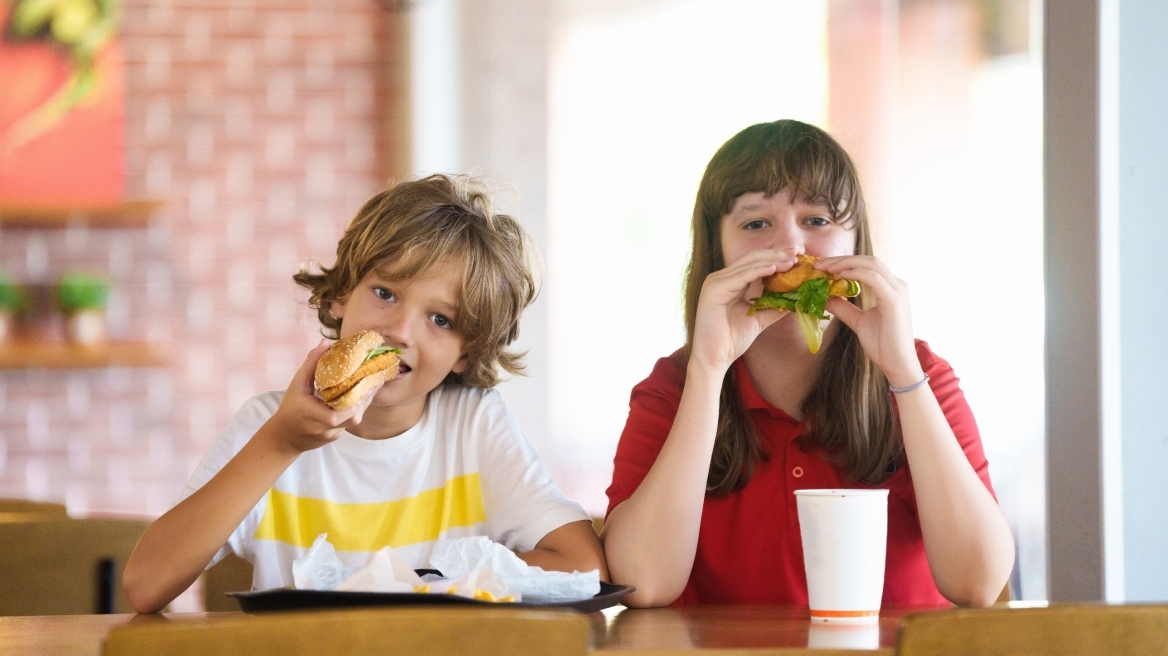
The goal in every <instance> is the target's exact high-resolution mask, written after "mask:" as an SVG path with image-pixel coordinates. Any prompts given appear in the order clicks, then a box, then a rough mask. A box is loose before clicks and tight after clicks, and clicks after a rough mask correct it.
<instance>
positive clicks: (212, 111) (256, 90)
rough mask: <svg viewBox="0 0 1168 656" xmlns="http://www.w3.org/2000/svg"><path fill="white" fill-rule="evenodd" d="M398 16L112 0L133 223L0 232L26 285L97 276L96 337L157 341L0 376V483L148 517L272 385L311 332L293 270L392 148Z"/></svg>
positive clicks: (364, 192) (328, 257)
mask: <svg viewBox="0 0 1168 656" xmlns="http://www.w3.org/2000/svg"><path fill="white" fill-rule="evenodd" d="M396 20H397V18H396V17H395V16H393V15H392V14H389V13H387V12H386V10H385V9H383V8H382V6H381V5H379V4H378V3H377V2H375V1H374V0H332V1H329V2H324V1H316V2H312V1H309V0H286V1H275V0H255V1H238V2H236V1H232V2H228V1H227V0H212V1H209V2H198V1H195V0H171V1H167V0H157V1H146V0H128V1H127V2H126V3H125V7H124V27H123V37H124V47H125V53H126V67H127V70H126V86H127V90H126V93H127V98H126V114H127V117H126V120H127V144H126V150H127V157H126V159H127V162H126V166H127V172H128V180H127V183H128V188H129V193H130V194H131V195H132V196H137V197H149V198H158V199H162V200H164V201H165V202H166V204H165V207H164V208H163V209H162V210H161V211H159V213H158V215H157V217H156V219H155V221H154V222H153V224H152V225H151V227H150V228H148V229H125V230H122V229H119V230H98V229H89V230H86V229H84V228H73V229H68V230H16V229H7V230H4V231H3V232H2V233H0V267H2V268H3V270H4V271H6V272H7V273H8V274H9V275H10V276H12V277H13V278H15V279H17V280H20V281H23V282H27V283H31V284H39V285H47V284H49V283H51V282H52V280H54V279H55V278H56V277H57V276H58V275H59V274H60V273H61V272H62V271H65V270H68V269H74V268H79V267H80V268H86V269H90V270H96V271H98V272H102V273H105V274H107V275H108V276H109V277H110V279H111V281H112V282H113V294H112V299H111V303H110V308H109V322H110V334H111V337H113V338H124V339H151V340H155V341H158V342H163V343H165V344H167V345H168V351H169V357H170V360H169V364H168V365H167V366H166V367H164V368H156V369H130V368H113V369H82V370H74V371H13V370H8V371H0V496H17V497H32V498H37V499H46V500H55V501H64V502H66V503H67V504H68V505H69V507H70V510H71V511H72V512H76V513H84V512H93V511H114V512H148V513H159V512H162V511H164V510H165V509H166V508H168V507H169V506H170V505H171V504H173V503H174V501H175V500H176V499H177V495H178V492H179V490H180V488H181V486H182V484H183V483H184V482H185V480H186V478H187V476H189V474H190V472H191V470H192V469H193V467H194V466H195V464H196V463H197V462H198V460H199V458H200V457H201V456H202V454H203V452H204V451H205V450H206V448H207V446H208V445H209V444H210V443H211V441H212V440H213V439H214V437H215V435H216V434H217V432H218V431H219V429H220V428H221V427H222V426H223V425H224V424H225V423H226V422H227V421H228V419H229V418H230V417H231V414H232V413H233V412H234V410H235V409H236V408H237V407H238V406H239V405H240V403H241V402H242V401H243V400H245V399H246V398H247V397H249V396H251V395H253V394H255V393H257V392H260V391H263V390H266V389H272V388H282V387H284V386H286V384H287V382H288V380H289V379H290V378H291V376H292V374H293V372H294V371H295V369H296V367H297V366H298V365H299V363H300V361H301V360H302V358H303V357H304V354H305V352H306V351H307V349H308V347H309V346H310V345H312V344H314V343H315V341H316V339H318V336H317V328H318V327H317V325H316V323H315V320H314V319H313V318H312V316H311V315H310V314H309V313H308V312H307V310H306V306H305V305H304V298H305V294H303V293H300V292H299V290H298V288H297V287H296V286H295V285H294V284H293V283H292V282H291V275H292V274H293V273H294V272H295V271H296V269H297V266H298V263H299V262H300V261H302V260H305V259H309V258H312V257H317V258H319V259H321V260H323V261H324V262H325V263H331V262H332V257H333V253H334V250H335V246H336V240H337V238H338V237H339V235H340V233H341V231H342V230H343V229H344V226H345V225H347V223H348V220H349V219H350V218H351V216H352V214H353V212H354V211H355V210H356V209H357V208H358V207H359V206H360V204H361V203H362V202H363V201H364V199H366V198H367V197H368V196H369V195H371V194H372V193H374V192H375V191H377V190H378V189H379V188H380V187H381V186H382V185H383V183H384V181H385V179H386V178H387V177H389V175H390V174H392V173H394V172H395V167H394V166H393V165H392V164H391V162H393V161H400V160H401V149H400V148H398V146H399V142H398V140H397V139H396V135H397V134H399V133H400V130H397V131H395V130H389V129H387V125H396V124H398V123H395V120H396V119H395V116H396V114H395V112H396V111H398V110H399V109H400V107H399V105H398V104H395V103H394V101H393V98H394V97H400V96H397V95H396V89H397V87H396V86H395V84H396V82H397V81H399V79H400V76H398V77H395V75H394V71H396V70H399V69H398V68H396V67H395V65H394V58H395V57H396V53H397V52H398V51H397V49H396V48H395V47H392V46H391V44H395V43H398V42H399V41H398V40H397V37H396V34H397V33H396V32H395V31H394V30H395V26H396V24H397V23H396Z"/></svg>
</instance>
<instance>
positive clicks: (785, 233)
mask: <svg viewBox="0 0 1168 656" xmlns="http://www.w3.org/2000/svg"><path fill="white" fill-rule="evenodd" d="M770 247H771V248H773V249H775V250H776V251H782V252H783V253H786V254H787V255H790V256H791V257H795V256H796V255H798V254H799V253H802V252H803V233H802V232H800V231H799V228H798V227H797V226H796V225H795V222H794V221H793V220H787V221H778V222H777V223H776V224H775V229H774V230H772V231H771V243H770Z"/></svg>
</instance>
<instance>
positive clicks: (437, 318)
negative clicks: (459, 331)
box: [430, 314, 454, 329]
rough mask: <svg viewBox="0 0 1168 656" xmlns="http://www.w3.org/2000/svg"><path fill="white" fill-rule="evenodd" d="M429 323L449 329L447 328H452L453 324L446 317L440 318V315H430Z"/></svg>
mask: <svg viewBox="0 0 1168 656" xmlns="http://www.w3.org/2000/svg"><path fill="white" fill-rule="evenodd" d="M430 321H433V322H434V325H435V326H438V327H439V328H447V329H449V328H453V327H454V323H453V322H452V321H451V320H450V319H447V318H446V317H444V316H442V315H441V314H431V315H430Z"/></svg>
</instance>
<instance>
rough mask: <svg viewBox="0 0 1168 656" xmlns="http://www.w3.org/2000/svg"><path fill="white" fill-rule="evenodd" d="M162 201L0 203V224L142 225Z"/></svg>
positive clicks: (50, 226) (133, 226)
mask: <svg viewBox="0 0 1168 656" xmlns="http://www.w3.org/2000/svg"><path fill="white" fill-rule="evenodd" d="M164 204H165V203H164V201H161V200H151V199H137V200H127V201H124V202H121V203H114V204H110V205H94V206H90V207H85V206H79V207H45V206H38V205H0V226H3V227H6V228H9V227H11V228H65V227H68V226H70V225H72V224H74V223H81V224H84V225H86V226H88V227H91V228H144V227H146V225H148V224H149V222H150V217H151V216H153V215H154V213H155V212H156V211H158V208H160V207H162V206H163V205H164Z"/></svg>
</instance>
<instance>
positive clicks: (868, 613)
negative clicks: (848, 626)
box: [811, 610, 880, 618]
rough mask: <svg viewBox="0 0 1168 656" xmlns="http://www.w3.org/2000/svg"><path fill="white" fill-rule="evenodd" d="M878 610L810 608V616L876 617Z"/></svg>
mask: <svg viewBox="0 0 1168 656" xmlns="http://www.w3.org/2000/svg"><path fill="white" fill-rule="evenodd" d="M878 615H880V611H878V610H812V611H811V617H813V618H815V617H840V618H843V617H876V616H878Z"/></svg>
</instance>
